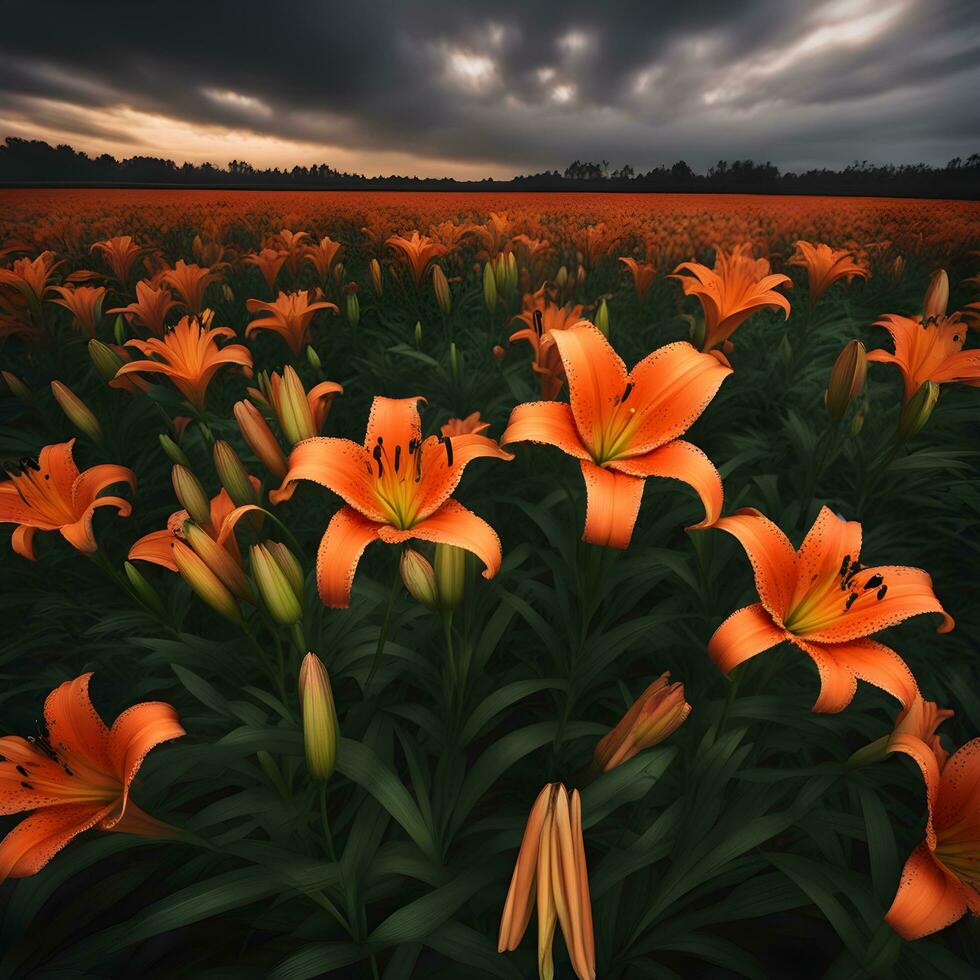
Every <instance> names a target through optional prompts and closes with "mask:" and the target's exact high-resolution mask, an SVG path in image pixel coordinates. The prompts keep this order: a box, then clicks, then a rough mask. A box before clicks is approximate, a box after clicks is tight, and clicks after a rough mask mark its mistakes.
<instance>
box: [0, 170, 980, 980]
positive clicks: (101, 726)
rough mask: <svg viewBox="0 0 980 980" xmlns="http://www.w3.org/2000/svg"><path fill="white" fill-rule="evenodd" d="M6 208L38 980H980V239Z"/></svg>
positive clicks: (1, 892)
mask: <svg viewBox="0 0 980 980" xmlns="http://www.w3.org/2000/svg"><path fill="white" fill-rule="evenodd" d="M0 194H2V196H0V203H2V208H0V366H2V386H0V387H2V390H0V419H2V424H0V459H2V460H3V463H4V467H5V476H4V478H3V479H2V480H0V522H2V528H0V538H2V540H0V554H2V559H0V604H2V610H3V616H4V622H5V624H6V628H5V629H4V631H3V637H2V640H0V677H2V680H3V683H2V685H0V976H3V977H27V976H32V977H33V976H38V977H41V976H44V977H82V976H84V977H118V976H132V977H159V978H169V977H175V976H181V977H183V976H187V977H191V976H193V977H195V978H215V980H217V978H230V977H235V978H241V977H246V978H247V977H256V978H258V977H273V978H278V980H305V978H313V977H320V976H338V977H364V978H375V980H379V978H384V980H398V978H408V977H413V976H428V977H433V978H436V977H439V978H442V977H445V978H456V977H466V978H469V977H502V978H515V980H518V978H521V977H530V976H535V975H536V974H540V976H541V977H544V978H550V977H553V976H557V977H572V976H575V977H577V978H579V980H583V978H592V977H596V976H600V977H604V978H643V977H650V978H657V980H668V978H676V977H710V978H726V977H749V978H766V977H776V976H794V977H823V976H828V977H833V978H841V980H842V978H852V977H854V978H856V977H864V976H874V977H897V978H918V977H922V978H950V980H959V978H963V980H968V978H971V977H975V976H976V964H977V963H978V962H980V929H978V924H980V920H978V919H976V918H975V916H976V914H977V913H980V738H978V734H980V683H978V682H980V667H978V663H980V661H978V656H977V645H976V640H975V637H976V636H977V635H978V634H980V611H978V604H977V601H976V596H977V593H978V590H980V554H978V546H977V534H976V529H977V521H978V519H980V485H978V482H977V477H978V465H977V459H978V448H980V446H978V436H980V392H977V391H976V390H975V389H976V388H977V387H978V386H980V343H978V341H980V333H978V330H977V328H980V302H978V300H980V251H978V249H980V204H978V203H964V202H955V201H938V202H937V201H906V200H876V199H826V198H792V197H783V198H764V197H728V196H717V197H710V196H704V197H693V196H691V197H685V196H671V195H664V196H640V195H591V194H582V195H575V196H560V195H547V194H525V195H516V194H515V195H509V196H508V195H496V194H451V193H447V194H412V193H373V194H371V193H359V192H350V193H323V192H320V193H316V192H312V193H304V192H283V193H267V194H262V193H253V192H223V193H218V192H207V191H181V192H177V191H139V190H133V191H121V190H47V191H39V190H30V191H27V190H24V191H3V192H0ZM464 471H465V472H464ZM532 920H533V921H532Z"/></svg>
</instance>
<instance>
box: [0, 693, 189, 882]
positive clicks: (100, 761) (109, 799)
mask: <svg viewBox="0 0 980 980" xmlns="http://www.w3.org/2000/svg"><path fill="white" fill-rule="evenodd" d="M91 677H92V675H91V674H82V676H81V677H77V678H75V680H73V681H65V683H64V684H62V685H61V686H60V687H58V688H56V689H55V690H54V691H52V692H51V693H50V694H49V695H48V697H47V700H46V701H45V702H44V727H43V729H42V730H41V731H39V733H38V734H37V735H36V736H34V737H32V738H30V739H25V738H19V737H17V736H14V735H6V736H4V737H3V738H0V814H4V815H6V814H12V813H23V812H25V811H27V810H33V811H34V812H33V813H32V814H31V815H30V816H28V817H25V818H24V819H23V820H22V821H21V822H20V823H19V824H17V826H16V827H14V829H13V830H11V831H10V833H9V834H7V836H6V837H4V839H3V840H2V841H0V882H2V881H4V880H5V879H6V878H24V877H27V876H28V875H32V874H36V873H37V872H38V871H40V869H41V868H43V867H44V866H45V865H46V864H47V863H48V861H50V860H51V858H52V857H54V855H55V854H57V853H58V851H60V850H61V849H62V848H63V847H64V846H65V845H66V844H67V843H68V842H69V841H71V840H72V839H73V838H74V837H77V836H78V835H79V834H80V833H82V832H83V831H86V830H90V829H91V828H92V827H98V828H99V830H116V831H122V832H124V833H130V834H138V835H140V836H146V837H158V836H168V835H170V834H171V833H172V828H170V827H168V826H167V825H166V824H162V823H160V822H159V821H157V820H154V819H153V818H152V817H150V816H148V815H147V814H145V813H144V812H143V811H142V810H140V809H139V807H137V806H136V804H135V803H133V802H132V800H131V799H130V795H129V793H130V786H131V785H132V782H133V779H134V777H135V776H136V774H137V773H138V772H139V769H140V766H141V765H142V764H143V760H144V759H145V758H146V756H147V754H148V753H149V752H150V750H151V749H153V748H155V747H156V746H157V745H159V744H160V743H161V742H167V741H170V740H171V739H174V738H180V736H181V735H183V734H184V729H183V728H181V727H180V723H179V721H178V720H177V712H176V711H174V709H173V708H172V707H171V706H170V705H169V704H164V703H163V702H160V701H149V702H145V703H143V704H137V705H134V706H133V707H132V708H129V709H127V710H126V711H124V712H123V713H122V714H121V715H120V716H119V717H118V718H117V719H116V721H115V723H114V724H113V726H112V728H111V729H109V728H107V727H106V726H105V723H104V722H103V721H102V719H101V718H100V717H99V715H98V712H96V710H95V708H94V707H93V706H92V702H91V700H90V699H89V694H88V686H89V680H90V679H91Z"/></svg>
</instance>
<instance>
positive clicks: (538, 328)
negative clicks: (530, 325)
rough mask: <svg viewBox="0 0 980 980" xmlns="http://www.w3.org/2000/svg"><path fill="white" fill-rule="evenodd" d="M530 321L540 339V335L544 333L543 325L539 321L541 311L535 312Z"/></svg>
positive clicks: (540, 320)
mask: <svg viewBox="0 0 980 980" xmlns="http://www.w3.org/2000/svg"><path fill="white" fill-rule="evenodd" d="M532 319H533V320H534V329H535V330H536V331H537V333H538V336H539V337H540V336H541V334H542V333H544V324H543V322H542V319H541V311H540V310H535V311H534V315H533V317H532Z"/></svg>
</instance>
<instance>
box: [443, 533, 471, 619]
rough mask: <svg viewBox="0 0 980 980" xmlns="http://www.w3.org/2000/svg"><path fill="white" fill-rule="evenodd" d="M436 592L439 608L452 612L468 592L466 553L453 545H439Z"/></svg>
mask: <svg viewBox="0 0 980 980" xmlns="http://www.w3.org/2000/svg"><path fill="white" fill-rule="evenodd" d="M435 576H436V591H437V592H438V595H439V608H440V609H442V611H443V612H452V611H453V610H454V609H455V608H456V607H457V606H459V604H460V603H461V602H462V601H463V595H464V593H465V592H466V552H465V550H464V549H462V548H457V547H456V546H455V545H451V544H437V545H436V554H435Z"/></svg>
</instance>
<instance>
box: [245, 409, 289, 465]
mask: <svg viewBox="0 0 980 980" xmlns="http://www.w3.org/2000/svg"><path fill="white" fill-rule="evenodd" d="M234 412H235V420H236V421H237V422H238V428H239V429H241V433H242V436H243V437H244V439H245V441H246V442H247V443H248V445H249V448H250V449H251V450H252V452H253V453H255V455H256V456H257V457H258V458H259V460H260V461H261V463H262V465H263V466H264V467H265V468H266V469H267V470H268V471H269V472H270V473H271V474H272V475H273V476H275V477H276V478H277V479H279V480H282V479H283V477H285V475H286V473H287V471H288V469H289V467H288V465H287V463H286V456H285V454H284V453H283V451H282V447H281V446H280V445H279V440H278V439H276V437H275V434H274V433H273V431H272V429H270V428H269V423H268V422H266V420H265V419H264V418H263V417H262V413H261V412H260V411H259V410H258V409H257V408H256V407H255V406H254V405H253V404H252V403H251V402H249V401H245V400H242V401H240V402H235V408H234Z"/></svg>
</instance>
